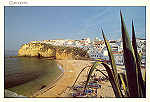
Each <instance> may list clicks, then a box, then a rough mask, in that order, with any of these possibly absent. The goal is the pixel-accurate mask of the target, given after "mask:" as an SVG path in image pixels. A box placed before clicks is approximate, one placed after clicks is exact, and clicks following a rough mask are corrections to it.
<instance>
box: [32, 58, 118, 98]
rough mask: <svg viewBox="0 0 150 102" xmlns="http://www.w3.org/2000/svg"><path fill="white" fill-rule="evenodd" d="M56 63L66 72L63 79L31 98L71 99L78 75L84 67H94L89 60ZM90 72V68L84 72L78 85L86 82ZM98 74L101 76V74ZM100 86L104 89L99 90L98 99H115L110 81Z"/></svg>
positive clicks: (59, 61) (100, 67)
mask: <svg viewBox="0 0 150 102" xmlns="http://www.w3.org/2000/svg"><path fill="white" fill-rule="evenodd" d="M56 62H57V63H58V64H59V65H61V66H62V67H63V70H64V73H63V75H62V76H61V78H59V79H58V80H57V81H56V83H54V84H53V85H49V86H47V87H46V88H44V89H42V90H41V91H39V92H37V93H35V94H34V95H33V96H31V97H41V98H42V97H49V98H50V97H51V98H57V97H71V96H70V93H71V90H70V87H71V86H72V85H73V83H74V82H75V80H76V78H77V76H78V74H79V73H80V71H81V70H82V69H83V68H84V67H86V66H91V65H92V62H91V61H87V60H56ZM99 69H104V68H103V67H102V66H99ZM88 70H89V68H87V69H86V70H85V71H83V73H82V74H81V76H80V77H79V80H78V81H77V83H78V82H81V81H85V80H86V78H87V77H86V76H87V71H88ZM97 74H98V75H101V74H100V73H97ZM100 84H101V85H102V87H101V88H100V89H99V90H98V96H97V97H115V96H114V93H113V89H112V87H111V84H110V82H109V81H105V82H101V83H100Z"/></svg>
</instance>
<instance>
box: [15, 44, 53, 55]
mask: <svg viewBox="0 0 150 102" xmlns="http://www.w3.org/2000/svg"><path fill="white" fill-rule="evenodd" d="M48 47H49V48H48ZM18 56H39V57H54V56H55V49H54V48H52V47H51V48H50V46H48V45H46V44H42V43H28V44H24V45H22V47H21V48H20V49H19V51H18Z"/></svg>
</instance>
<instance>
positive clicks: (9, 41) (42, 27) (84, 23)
mask: <svg viewBox="0 0 150 102" xmlns="http://www.w3.org/2000/svg"><path fill="white" fill-rule="evenodd" d="M120 10H121V11H122V14H123V17H124V20H125V23H126V26H127V29H128V32H129V34H131V22H132V20H133V21H134V26H135V32H136V37H137V38H145V33H146V31H145V28H146V24H145V22H146V21H145V16H146V14H145V7H144V6H138V7H136V6H134V7H132V6H131V7H128V6H126V7H115V6H113V7H110V6H98V7H52V6H51V7H44V6H43V7H30V6H29V7H5V49H6V50H18V49H19V48H20V46H21V45H22V44H25V43H28V42H30V41H33V40H50V39H74V40H75V39H76V40H80V39H82V38H85V37H89V38H90V39H91V40H93V39H94V38H95V37H99V38H100V39H102V35H101V30H100V29H101V28H102V29H103V30H104V33H105V35H106V37H107V39H114V40H117V39H120V37H121V22H120Z"/></svg>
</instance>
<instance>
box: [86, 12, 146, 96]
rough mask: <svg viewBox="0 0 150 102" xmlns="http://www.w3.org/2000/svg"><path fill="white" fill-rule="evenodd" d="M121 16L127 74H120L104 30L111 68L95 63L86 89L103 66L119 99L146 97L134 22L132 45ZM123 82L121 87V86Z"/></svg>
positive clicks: (104, 64)
mask: <svg viewBox="0 0 150 102" xmlns="http://www.w3.org/2000/svg"><path fill="white" fill-rule="evenodd" d="M120 16H121V31H122V40H123V56H124V63H125V69H126V73H124V74H123V73H118V72H117V68H116V64H115V60H114V56H113V54H112V50H111V47H110V45H109V42H108V41H107V39H106V37H105V34H104V32H103V30H102V35H103V38H104V42H105V45H106V48H107V50H108V55H109V59H110V62H111V68H110V67H109V66H108V65H107V64H106V63H104V62H100V61H99V62H95V63H94V64H93V66H92V67H91V69H90V72H89V74H88V77H87V81H86V84H85V89H86V86H87V83H88V81H89V80H90V77H91V75H92V72H93V71H94V70H95V69H96V66H97V65H98V64H102V65H103V66H104V67H105V69H106V71H107V74H108V76H109V81H110V83H111V85H112V88H113V91H114V93H115V96H116V97H118V98H121V97H134V98H135V97H146V86H145V85H146V80H143V78H142V73H141V68H140V62H141V61H140V60H141V58H140V55H139V54H138V52H137V45H136V38H135V31H134V25H133V21H132V43H131V41H130V38H129V34H128V32H127V29H126V25H125V23H124V20H123V16H122V13H121V12H120ZM120 82H121V85H120ZM121 86H122V87H123V91H121Z"/></svg>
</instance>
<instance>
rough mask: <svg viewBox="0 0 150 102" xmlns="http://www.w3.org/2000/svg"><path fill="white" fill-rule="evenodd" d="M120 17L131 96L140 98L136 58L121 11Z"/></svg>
mask: <svg viewBox="0 0 150 102" xmlns="http://www.w3.org/2000/svg"><path fill="white" fill-rule="evenodd" d="M120 16H121V30H122V39H123V51H124V62H125V68H126V73H127V81H128V82H127V83H128V88H129V94H130V97H140V92H139V85H138V70H137V64H136V58H135V54H134V51H133V47H132V45H131V41H130V38H129V34H128V32H127V29H126V26H125V23H124V20H123V17H122V13H121V11H120Z"/></svg>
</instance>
